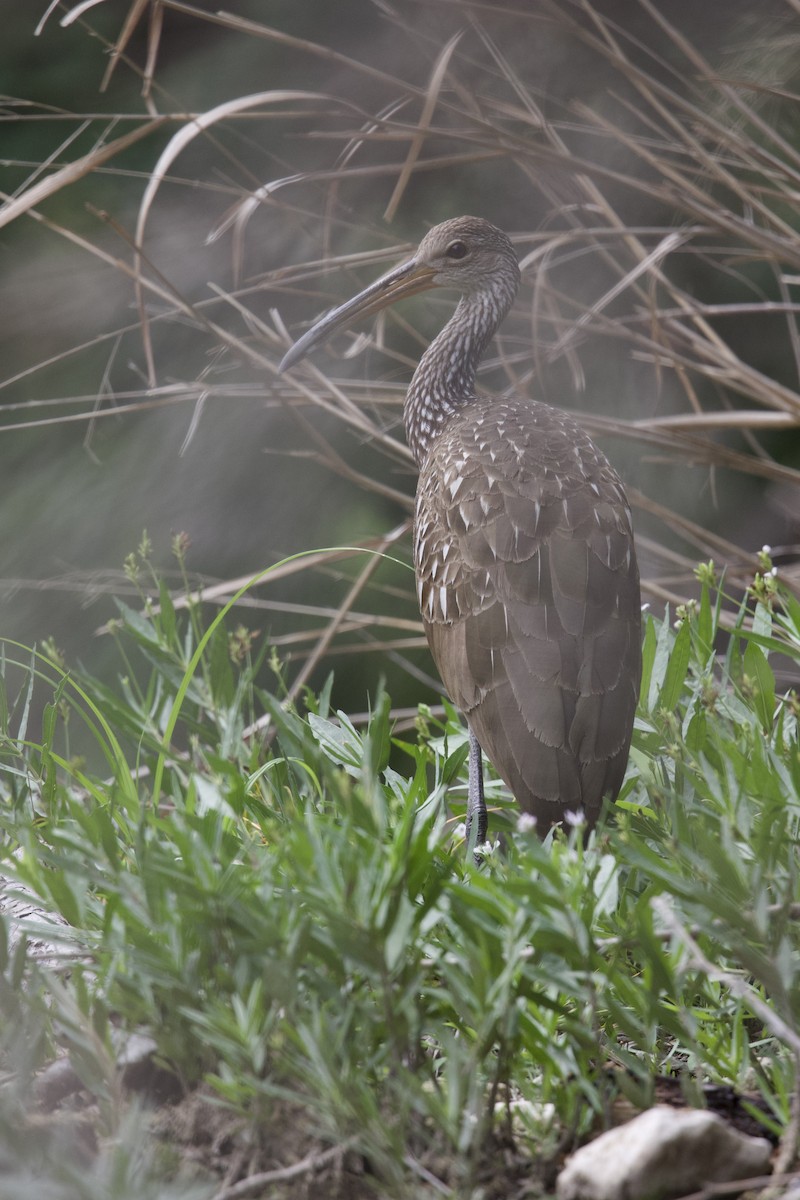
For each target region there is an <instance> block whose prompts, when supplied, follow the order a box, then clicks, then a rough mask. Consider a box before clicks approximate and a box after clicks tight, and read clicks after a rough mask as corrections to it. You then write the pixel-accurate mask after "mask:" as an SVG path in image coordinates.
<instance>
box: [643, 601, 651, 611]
mask: <svg viewBox="0 0 800 1200" xmlns="http://www.w3.org/2000/svg"><path fill="white" fill-rule="evenodd" d="M649 607H650V601H649V600H645V602H644V604H643V605H642V612H647V610H648V609H649Z"/></svg>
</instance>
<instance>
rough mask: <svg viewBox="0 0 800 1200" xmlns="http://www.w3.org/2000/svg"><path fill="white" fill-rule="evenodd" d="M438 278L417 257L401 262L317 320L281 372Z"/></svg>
mask: <svg viewBox="0 0 800 1200" xmlns="http://www.w3.org/2000/svg"><path fill="white" fill-rule="evenodd" d="M435 277H436V271H435V270H434V269H433V268H432V267H429V266H427V264H426V263H421V262H419V261H418V260H417V259H416V258H411V259H409V260H408V262H404V263H401V265H400V266H399V267H395V268H394V270H393V271H389V272H388V273H387V274H386V275H382V276H381V278H380V279H376V280H375V282H374V283H371V284H370V286H369V287H367V288H365V289H364V291H363V292H359V293H358V295H357V296H354V297H353V299H352V300H347V301H346V302H345V303H344V304H340V305H339V307H338V308H334V309H332V310H331V311H330V312H329V313H326V314H325V316H324V317H322V318H321V319H320V320H319V321H317V323H316V325H312V326H311V328H310V329H309V330H308V332H307V333H304V334H303V336H302V337H301V338H298V340H297V341H296V342H295V344H294V345H293V346H292V348H291V350H289V351H288V353H287V354H285V355H284V358H283V361H282V362H281V365H280V366H279V367H278V370H279V371H288V369H289V368H290V367H293V366H294V365H295V364H296V363H299V362H300V360H301V359H303V358H305V356H306V355H307V354H308V352H309V350H311V349H312V348H313V347H314V346H317V345H319V344H320V342H324V341H326V340H327V339H328V338H329V337H330V336H331V335H332V334H334V333H336V331H337V330H339V329H344V328H345V327H346V326H347V325H350V324H352V322H353V321H355V320H357V318H359V317H368V316H370V315H371V314H372V313H376V312H380V311H381V309H384V308H388V307H389V305H390V304H394V303H395V301H396V300H402V299H404V298H405V297H406V296H416V295H417V293H418V292H426V291H428V290H429V289H430V288H432V287H436V283H435Z"/></svg>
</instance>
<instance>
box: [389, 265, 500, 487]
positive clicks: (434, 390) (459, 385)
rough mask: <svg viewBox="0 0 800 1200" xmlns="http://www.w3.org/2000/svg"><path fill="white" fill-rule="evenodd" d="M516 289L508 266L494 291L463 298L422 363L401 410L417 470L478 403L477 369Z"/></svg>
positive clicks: (495, 285)
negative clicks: (450, 425)
mask: <svg viewBox="0 0 800 1200" xmlns="http://www.w3.org/2000/svg"><path fill="white" fill-rule="evenodd" d="M518 286H519V269H518V268H517V265H516V262H513V263H512V262H509V270H508V271H507V272H504V274H503V276H502V277H501V278H496V279H495V281H494V284H493V286H492V287H491V288H490V287H486V288H485V289H481V290H480V291H476V292H472V293H470V294H469V295H466V296H462V297H461V299H460V301H459V302H458V306H457V307H456V310H455V312H454V313H453V315H452V317H451V318H450V320H449V321H448V322H447V324H446V325H445V327H444V329H443V330H442V331H441V333H439V335H438V336H437V337H435V338H434V340H433V341H432V342H431V344H430V346H429V347H428V349H427V350H426V351H425V353H424V354H423V356H422V358H421V359H420V361H419V365H418V367H417V369H416V371H415V372H414V376H413V378H412V380H411V383H410V385H409V388H408V392H407V393H406V399H405V404H404V407H403V421H404V424H405V430H406V440H407V442H408V445H409V448H410V450H411V453H412V454H413V455H414V460H415V462H416V464H417V466H418V467H421V466H422V464H423V463H424V461H425V459H426V458H427V456H428V452H429V450H430V448H431V445H432V444H433V442H434V441H435V440H436V437H437V436H438V434H439V433H440V432H441V430H442V429H443V428H444V426H445V425H446V424H447V421H448V420H449V418H450V417H451V416H452V414H453V413H454V412H456V411H458V410H459V409H461V408H463V407H464V406H465V405H467V404H469V403H470V401H471V400H473V399H474V397H475V373H476V371H477V369H478V364H479V363H480V361H481V359H482V358H483V355H484V352H485V351H486V347H487V346H488V344H489V342H490V341H491V339H492V337H493V336H494V333H495V331H496V329H497V327H498V325H499V324H500V322H501V321H502V320H503V318H504V317H505V315H506V313H507V312H508V310H509V309H510V308H511V305H512V304H513V303H514V297H515V295H516V293H517V288H518Z"/></svg>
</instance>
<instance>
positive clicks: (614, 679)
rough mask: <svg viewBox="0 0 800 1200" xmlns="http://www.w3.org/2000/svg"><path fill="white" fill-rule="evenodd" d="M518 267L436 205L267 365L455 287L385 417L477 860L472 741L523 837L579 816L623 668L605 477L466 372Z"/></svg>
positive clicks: (621, 493) (630, 613)
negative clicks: (412, 237) (437, 215)
mask: <svg viewBox="0 0 800 1200" xmlns="http://www.w3.org/2000/svg"><path fill="white" fill-rule="evenodd" d="M520 281H521V272H520V267H519V263H518V260H517V255H516V253H515V252H514V248H513V244H512V242H511V240H510V238H509V237H508V236H507V235H506V234H505V233H504V232H503V231H502V230H500V229H498V228H497V227H496V226H495V225H493V224H491V223H490V222H489V221H487V220H484V219H483V218H481V217H471V216H464V217H456V218H454V219H451V220H448V221H444V222H443V223H441V224H439V225H436V226H434V227H433V228H432V229H430V230H429V232H428V233H427V234H426V235H425V236H424V237H423V239H422V241H421V242H420V244H419V247H418V249H417V251H416V253H415V254H414V255H413V256H412V257H411V258H410V259H408V260H407V261H405V262H403V263H401V264H400V266H398V267H395V268H394V269H393V270H390V271H389V272H388V273H386V274H384V275H382V276H381V277H380V278H379V279H378V280H376V282H374V283H373V284H371V285H370V286H369V287H367V288H365V289H364V290H363V291H361V292H359V294H358V295H356V296H355V297H353V299H351V300H348V301H347V302H346V303H344V304H342V305H340V306H339V307H337V308H334V309H333V310H332V311H331V312H329V313H327V314H326V315H325V316H323V317H322V318H321V319H320V320H319V321H317V322H316V324H314V325H313V326H312V327H311V328H310V329H309V330H308V331H307V332H306V333H305V334H303V336H302V337H300V338H299V340H298V341H296V342H295V343H294V345H293V346H292V347H291V348H290V349H289V351H288V353H287V354H286V355H285V357H284V358H283V361H282V362H281V364H280V367H279V370H280V371H281V372H284V371H287V370H289V369H290V368H292V367H294V366H295V365H296V364H297V363H299V362H300V361H301V359H303V358H304V357H305V356H306V355H307V354H308V353H309V351H311V350H312V349H313V348H314V347H316V346H318V345H319V344H321V343H322V342H324V341H326V340H327V339H328V338H330V337H331V335H333V334H334V333H336V332H337V331H338V330H340V329H343V328H345V327H346V326H349V325H350V324H351V323H352V322H354V321H356V320H357V319H359V318H363V317H365V316H368V315H371V314H373V313H376V312H378V311H380V310H382V309H384V308H386V307H388V306H389V305H392V304H394V303H395V302H397V301H398V300H401V299H402V298H404V297H408V296H412V295H415V294H417V293H419V292H423V291H427V290H429V289H431V288H447V289H454V290H455V291H457V292H458V293H460V299H459V300H458V303H457V305H456V308H455V311H454V313H453V315H452V316H451V317H450V319H449V320H448V321H447V323H446V324H445V325H444V327H443V328H442V330H441V331H440V333H439V334H438V335H437V336H436V337H435V338H434V339H433V341H432V342H431V343H430V345H429V346H428V348H427V350H426V351H425V352H424V353H423V355H422V357H421V359H420V361H419V364H418V366H417V368H416V370H415V371H414V374H413V377H412V379H411V382H410V385H409V387H408V391H407V394H406V398H405V403H404V408H403V422H404V426H405V433H406V440H407V442H408V446H409V448H410V450H411V454H412V456H413V458H414V461H415V463H416V465H417V468H418V471H419V478H418V483H417V490H416V501H415V510H414V524H413V555H414V569H415V575H416V584H417V597H418V600H419V607H420V613H421V616H422V621H423V625H424V628H425V634H426V637H427V641H428V645H429V647H430V651H431V654H432V657H433V660H434V662H435V664H436V667H437V669H438V671H439V674H440V676H441V679H442V682H443V684H444V688H445V691H446V692H447V694H448V695H449V697H450V700H451V701H452V702H453V703H454V705H455V706H456V707H457V708H458V709H459V710H460V711H461V713H462V714H463V716H464V718H465V719H466V723H467V726H468V730H469V753H468V764H469V765H468V797H467V807H466V840H467V845H468V846H469V847H470V848H471V850H472V852H473V853H474V854H475V855H476V859H477V860H478V861H479V860H480V852H479V847H481V846H482V845H484V844H485V842H486V837H487V830H488V814H487V808H486V802H485V796H484V787H483V754H484V753H485V754H486V756H487V757H488V758H489V760H490V761H491V762H492V764H493V765H494V767H495V770H496V771H497V773H498V774H499V776H500V777H501V779H502V780H503V781H504V782H505V784H506V785H507V787H508V788H509V789H510V791H511V792H512V794H513V795H514V797H515V799H516V801H517V804H518V805H519V807H520V809H521V810H522V811H523V812H525V813H528V814H529V815H530V817H532V818H533V823H535V827H536V829H537V832H538V833H539V834H540V836H542V837H544V836H545V835H546V833H547V832H548V831H549V830H550V828H551V827H552V826H553V825H558V824H564V822H565V821H567V822H569V821H572V823H573V824H583V825H584V827H585V829H586V831H587V832H588V831H589V830H591V829H592V828H593V827H594V825H595V824H596V822H597V819H598V817H599V815H600V812H601V810H602V806H603V802H604V799H606V798H607V799H608V801H613V800H615V799H616V797H617V795H618V793H619V791H620V788H621V786H622V782H623V778H624V775H625V770H626V765H627V761H628V756H629V749H630V743H631V735H632V729H633V722H634V715H635V711H636V704H637V700H638V695H639V686H640V679H641V661H642V660H641V645H642V640H641V598H640V585H639V571H638V566H637V560H636V550H635V545H634V536H633V526H632V517H631V510H630V506H629V504H628V501H627V498H626V495H625V489H624V487H623V484H622V480H621V479H620V476H619V475H618V474H617V472H616V471H615V470H614V468H613V467H612V465H611V463H610V462H609V460H608V459H607V458H606V456H605V454H604V453H603V452H602V451H601V450H600V449H599V448H598V447H597V446H596V445H595V444H594V442H593V441H592V440H591V439H590V437H589V436H588V434H587V433H586V432H585V430H584V429H583V428H582V427H581V425H580V424H579V423H578V422H577V420H575V419H574V418H573V417H572V416H570V415H569V414H568V413H567V412H565V411H564V410H562V409H560V408H555V407H552V406H550V405H548V404H544V403H542V402H540V401H537V400H534V399H531V398H530V397H529V396H528V395H525V394H522V393H521V392H509V393H506V394H501V395H490V394H487V393H485V392H482V391H479V390H478V388H477V386H476V372H477V368H478V365H479V363H480V361H481V359H482V357H483V355H484V353H485V351H486V349H487V347H488V345H489V343H490V341H491V339H492V338H493V336H494V334H495V332H496V331H497V328H498V326H499V325H500V323H501V321H502V320H503V319H504V318H505V316H506V315H507V313H508V312H509V311H510V309H511V307H512V305H513V303H514V300H515V297H516V295H517V291H518V288H519V285H520Z"/></svg>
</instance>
